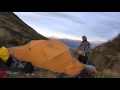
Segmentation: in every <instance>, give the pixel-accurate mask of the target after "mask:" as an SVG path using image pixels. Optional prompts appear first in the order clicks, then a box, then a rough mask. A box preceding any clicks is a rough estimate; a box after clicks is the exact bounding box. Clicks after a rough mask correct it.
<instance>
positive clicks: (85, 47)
mask: <svg viewBox="0 0 120 90" xmlns="http://www.w3.org/2000/svg"><path fill="white" fill-rule="evenodd" d="M78 50H81V51H82V52H84V53H85V56H81V55H79V57H78V60H79V61H80V62H82V63H83V64H87V60H88V55H89V52H90V50H91V44H90V43H89V42H88V41H87V37H86V36H82V42H81V43H80V46H79V47H78Z"/></svg>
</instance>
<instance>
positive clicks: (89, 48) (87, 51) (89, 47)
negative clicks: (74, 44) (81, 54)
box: [85, 42, 91, 54]
mask: <svg viewBox="0 0 120 90" xmlns="http://www.w3.org/2000/svg"><path fill="white" fill-rule="evenodd" d="M90 50H91V44H90V43H89V42H88V47H87V49H86V50H85V53H87V54H88V53H89V51H90Z"/></svg>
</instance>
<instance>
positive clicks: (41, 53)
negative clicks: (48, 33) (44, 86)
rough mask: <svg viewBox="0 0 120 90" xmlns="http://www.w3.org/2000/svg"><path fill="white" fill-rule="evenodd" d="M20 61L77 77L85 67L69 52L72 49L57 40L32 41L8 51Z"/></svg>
mask: <svg viewBox="0 0 120 90" xmlns="http://www.w3.org/2000/svg"><path fill="white" fill-rule="evenodd" d="M8 50H9V54H10V55H12V56H14V57H15V58H16V59H18V60H23V61H27V62H31V63H32V64H33V65H35V66H37V67H40V68H44V69H48V70H51V71H53V72H60V73H66V74H70V75H77V74H79V73H80V72H81V71H82V70H83V69H84V66H83V65H82V64H81V63H80V62H79V61H78V60H76V59H75V58H74V57H73V56H72V55H71V54H70V52H69V50H70V47H68V46H67V45H65V44H63V43H62V42H60V41H57V40H32V41H30V42H29V43H28V44H26V45H23V46H18V47H11V48H9V49H8Z"/></svg>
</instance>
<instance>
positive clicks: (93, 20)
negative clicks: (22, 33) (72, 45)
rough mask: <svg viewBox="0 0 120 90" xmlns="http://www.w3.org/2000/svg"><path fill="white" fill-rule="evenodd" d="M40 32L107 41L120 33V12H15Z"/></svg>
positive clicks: (71, 37) (55, 35)
mask: <svg viewBox="0 0 120 90" xmlns="http://www.w3.org/2000/svg"><path fill="white" fill-rule="evenodd" d="M14 13H15V14H16V15H17V16H18V17H19V18H20V19H22V20H23V21H24V22H25V23H26V24H28V25H29V26H31V27H32V28H33V29H35V30H36V31H37V32H38V33H40V34H42V35H44V36H46V37H48V36H54V37H61V38H68V39H77V40H81V37H82V36H83V35H86V36H87V38H88V40H90V41H107V40H110V39H112V38H114V37H115V36H116V35H117V34H118V33H120V12H14Z"/></svg>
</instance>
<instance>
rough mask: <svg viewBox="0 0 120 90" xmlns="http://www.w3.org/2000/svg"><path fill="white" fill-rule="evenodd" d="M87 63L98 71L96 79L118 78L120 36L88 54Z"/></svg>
mask: <svg viewBox="0 0 120 90" xmlns="http://www.w3.org/2000/svg"><path fill="white" fill-rule="evenodd" d="M89 63H90V64H93V65H94V66H95V67H96V68H97V69H98V70H99V71H100V73H99V75H98V77H101V78H117V77H120V34H119V35H118V36H117V37H115V38H114V39H112V40H109V41H108V42H106V43H104V44H101V45H99V46H98V47H96V48H95V49H93V50H92V51H91V52H90V57H89Z"/></svg>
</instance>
